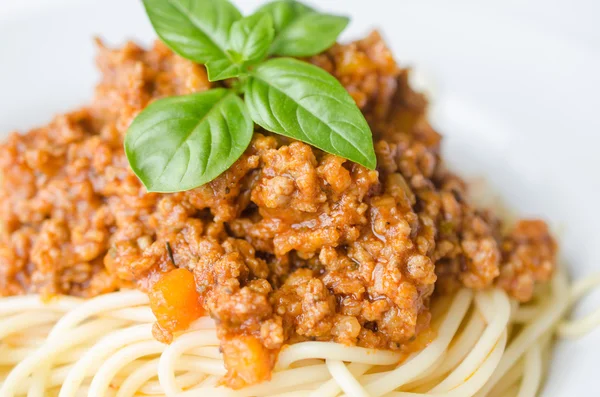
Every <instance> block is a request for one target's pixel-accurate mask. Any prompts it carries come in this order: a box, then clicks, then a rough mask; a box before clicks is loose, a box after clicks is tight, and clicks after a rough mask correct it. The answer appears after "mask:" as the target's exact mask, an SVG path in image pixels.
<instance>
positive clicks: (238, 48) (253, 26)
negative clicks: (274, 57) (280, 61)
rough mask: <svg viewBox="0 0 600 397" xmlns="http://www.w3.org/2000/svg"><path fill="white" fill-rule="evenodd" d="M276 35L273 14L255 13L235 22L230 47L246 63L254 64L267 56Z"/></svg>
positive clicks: (230, 37)
mask: <svg viewBox="0 0 600 397" xmlns="http://www.w3.org/2000/svg"><path fill="white" fill-rule="evenodd" d="M274 35H275V30H274V29H273V20H272V18H271V16H270V15H268V14H254V15H251V16H249V17H246V18H242V19H240V20H239V21H237V22H235V23H234V24H233V26H232V27H231V32H230V34H229V49H230V50H231V51H233V52H234V53H236V54H237V55H238V56H239V57H240V58H241V61H242V62H244V63H245V64H246V65H252V64H254V63H256V62H259V61H261V60H263V59H264V57H266V56H267V53H268V52H269V47H270V46H271V43H272V42H273V36H274Z"/></svg>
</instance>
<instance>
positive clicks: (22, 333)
mask: <svg viewBox="0 0 600 397" xmlns="http://www.w3.org/2000/svg"><path fill="white" fill-rule="evenodd" d="M599 284H600V277H596V278H590V279H587V280H586V281H584V282H580V283H577V284H575V285H573V286H572V287H569V285H568V281H567V278H566V276H565V274H564V273H563V272H562V271H559V272H557V274H556V275H555V276H554V278H553V280H552V281H551V283H550V285H547V286H544V288H540V290H539V291H537V292H536V296H535V298H534V300H533V302H532V303H530V304H527V305H519V304H518V303H517V302H516V301H514V300H511V299H510V298H509V297H508V296H507V295H506V293H505V292H504V291H502V290H500V289H491V290H488V291H480V292H472V291H470V290H468V289H463V290H461V291H459V292H457V293H456V294H455V295H453V296H452V297H449V298H448V299H445V300H443V301H440V302H436V305H435V306H434V307H433V309H432V312H433V316H434V319H435V320H434V323H433V325H432V326H433V328H434V329H435V331H436V335H437V336H436V338H435V339H434V340H433V341H432V342H431V343H430V344H429V345H428V346H427V347H426V348H424V349H423V350H422V351H420V352H416V353H413V354H411V355H410V356H409V357H402V356H401V355H400V354H398V353H394V352H392V351H386V350H374V349H366V348H361V347H348V346H343V345H340V344H337V343H334V342H301V343H297V344H294V345H291V346H288V347H286V348H285V349H283V351H282V352H281V353H280V354H279V359H278V362H277V366H276V368H275V372H274V373H273V376H272V379H271V380H270V381H268V382H266V383H262V384H258V385H254V386H249V387H247V388H244V389H241V390H235V391H234V390H231V389H228V388H226V387H224V386H219V379H220V378H221V377H222V376H223V375H224V374H225V367H224V363H223V358H222V354H221V353H220V351H219V340H218V339H217V338H216V333H215V329H214V322H213V320H211V319H210V318H207V317H203V318H200V319H198V320H197V321H196V322H194V324H193V325H192V326H191V327H190V329H189V330H187V331H185V332H183V333H181V334H179V335H177V336H176V338H175V340H174V341H173V343H171V344H170V345H164V344H162V343H160V342H158V341H156V340H155V339H154V338H153V336H152V332H151V329H152V323H153V322H154V321H155V318H154V316H153V314H152V312H151V310H150V308H149V306H148V298H147V296H146V295H145V294H143V293H141V292H138V291H121V292H115V293H111V294H107V295H103V296H100V297H97V298H94V299H91V300H87V301H85V300H81V299H77V298H69V297H62V298H57V299H55V300H53V301H50V302H46V303H44V302H42V301H40V298H39V297H38V296H22V297H11V298H4V299H2V300H0V340H2V345H0V376H1V377H2V379H3V381H2V383H0V385H2V387H1V389H0V390H1V392H2V396H7V397H8V396H18V395H28V396H55V395H56V396H60V397H71V396H90V397H101V396H118V397H125V396H146V395H147V396H151V395H166V396H200V395H204V396H232V397H233V396H289V397H292V396H298V397H299V396H311V397H325V396H331V397H334V396H339V395H346V396H360V397H367V396H397V397H410V396H415V397H416V396H457V397H463V396H519V397H525V396H535V395H536V393H537V391H538V390H539V388H540V384H541V382H542V380H543V376H544V373H545V371H546V370H547V367H548V364H549V358H550V355H551V348H552V343H553V339H554V338H555V337H556V336H565V337H574V336H579V335H581V334H584V333H586V332H588V331H589V330H591V329H592V328H593V327H595V326H597V325H598V323H599V322H600V311H599V312H596V313H592V314H591V315H589V316H588V317H585V318H583V319H581V320H577V321H571V322H569V321H566V320H564V317H565V314H566V313H567V310H568V309H569V307H570V306H571V304H572V303H573V302H575V301H576V300H577V299H579V298H581V297H582V296H583V295H584V294H585V293H586V292H588V291H589V290H590V289H591V288H592V287H594V286H597V285H599ZM399 362H400V363H399ZM398 363H399V364H398Z"/></svg>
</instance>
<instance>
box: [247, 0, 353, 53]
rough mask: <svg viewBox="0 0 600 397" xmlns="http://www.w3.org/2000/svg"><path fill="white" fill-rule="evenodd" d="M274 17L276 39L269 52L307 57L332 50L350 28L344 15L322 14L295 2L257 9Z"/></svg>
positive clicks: (277, 3)
mask: <svg viewBox="0 0 600 397" xmlns="http://www.w3.org/2000/svg"><path fill="white" fill-rule="evenodd" d="M257 13H268V14H270V15H271V17H272V18H273V24H274V26H275V31H276V35H275V39H274V41H273V44H272V46H271V50H270V53H271V54H274V55H280V56H293V57H305V56H311V55H315V54H318V53H320V52H322V51H324V50H326V49H327V48H329V47H331V46H332V45H333V44H334V43H335V41H336V39H337V38H338V36H339V35H340V33H342V31H343V30H344V29H345V28H346V26H347V25H348V22H349V19H348V18H346V17H343V16H337V15H331V14H322V13H319V12H317V11H315V10H313V9H311V8H310V7H307V6H304V5H302V4H300V3H297V2H295V1H286V0H283V1H276V2H273V3H269V4H267V5H265V6H263V7H261V8H259V9H258V11H257Z"/></svg>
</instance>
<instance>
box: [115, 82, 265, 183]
mask: <svg viewBox="0 0 600 397" xmlns="http://www.w3.org/2000/svg"><path fill="white" fill-rule="evenodd" d="M253 129H254V125H253V123H252V119H251V118H250V115H249V114H248V110H247V109H246V106H245V105H244V102H243V101H242V99H241V98H240V97H238V96H237V95H235V94H234V93H233V92H232V91H230V90H227V89H224V88H217V89H212V90H209V91H204V92H200V93H196V94H191V95H185V96H179V97H169V98H164V99H160V100H158V101H156V102H153V103H151V104H150V105H149V106H148V107H146V109H144V111H143V112H142V113H140V114H139V115H138V116H137V117H136V118H135V120H134V121H133V123H132V124H131V126H130V127H129V130H128V131H127V135H126V136H125V153H126V155H127V160H129V164H130V166H131V168H132V169H133V171H134V172H135V174H136V175H137V176H138V178H140V180H141V181H142V183H143V184H144V186H146V188H147V189H148V191H152V192H176V191H183V190H189V189H193V188H195V187H198V186H200V185H203V184H205V183H207V182H210V181H211V180H213V179H214V178H216V177H217V176H219V175H220V174H221V173H222V172H223V171H225V170H227V169H228V168H229V167H230V166H231V165H232V164H233V163H234V162H235V161H236V160H237V159H238V158H239V157H240V156H241V155H242V153H244V150H246V148H247V147H248V144H249V143H250V140H251V139H252V133H253Z"/></svg>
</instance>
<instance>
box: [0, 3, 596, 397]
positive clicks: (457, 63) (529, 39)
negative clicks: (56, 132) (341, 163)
mask: <svg viewBox="0 0 600 397" xmlns="http://www.w3.org/2000/svg"><path fill="white" fill-rule="evenodd" d="M257 3H258V1H254V0H240V1H237V4H238V5H240V6H241V7H242V8H243V9H244V10H245V11H249V10H251V9H252V8H253V6H254V5H255V4H257ZM313 3H318V4H319V6H320V7H321V8H325V9H330V10H335V11H336V12H339V13H345V14H349V15H351V16H352V17H353V22H352V25H351V27H350V29H349V30H348V32H347V33H346V35H345V38H351V37H359V36H360V35H362V34H364V33H366V32H367V31H368V30H369V29H371V28H373V27H379V28H381V30H382V32H383V33H384V36H385V37H386V39H387V40H388V42H389V44H390V46H391V47H392V48H393V50H394V52H395V54H396V57H397V59H398V60H399V61H400V62H401V63H402V64H404V65H407V64H408V65H412V66H414V67H415V68H416V69H417V70H418V71H419V72H420V73H421V74H422V75H423V76H425V79H424V81H425V88H426V89H427V90H428V91H429V92H431V93H432V94H433V98H434V105H435V107H434V112H433V117H434V121H435V124H436V126H437V127H438V129H439V130H440V131H441V132H442V134H443V135H444V136H445V137H446V138H445V141H444V151H445V153H446V155H447V158H448V162H449V163H450V165H451V166H452V167H453V168H456V169H458V170H459V171H460V172H461V173H463V174H464V175H467V176H469V177H470V178H482V177H485V181H486V186H489V191H491V192H496V193H498V196H499V197H500V199H501V201H502V202H504V203H505V204H506V205H508V206H509V207H510V208H513V209H515V210H516V211H517V212H519V213H520V214H521V215H527V216H543V217H544V218H546V219H549V220H550V221H551V223H552V225H553V227H554V229H555V230H556V231H557V233H558V234H559V236H560V243H561V247H562V257H563V260H564V261H565V262H566V263H567V264H568V266H569V268H570V270H571V273H572V274H573V275H574V276H575V277H585V275H586V274H590V273H591V272H593V271H596V272H597V271H600V232H599V231H598V225H600V176H599V172H600V118H599V117H598V116H599V115H600V99H599V98H600V22H599V21H600V1H598V0H571V1H568V0H546V1H543V0H530V1H518V0H502V1H500V0H498V1H496V0H494V1H474V0H454V1H451V0H447V1H442V0H436V1H432V0H401V1H394V0H366V1H364V0H320V1H313ZM93 35H101V36H102V37H104V38H105V39H107V40H108V42H110V43H113V44H119V43H122V42H123V40H124V39H125V38H135V39H141V40H142V41H144V42H149V40H150V39H151V38H152V37H153V34H152V31H151V29H150V27H149V25H148V23H147V21H146V19H145V17H144V14H143V12H142V10H141V8H140V5H139V2H138V1H136V0H103V1H100V0H52V1H43V0H0V132H2V133H6V132H8V131H10V130H13V129H19V130H23V131H26V130H27V129H29V128H31V127H32V126H35V125H38V124H42V123H45V122H47V121H48V120H49V119H50V118H51V117H52V115H53V114H55V113H57V112H62V111H66V110H68V109H71V108H75V107H77V106H80V105H81V104H83V103H85V102H86V101H87V100H89V98H90V97H91V95H92V90H93V86H94V81H95V79H96V72H95V69H94V65H93V57H94V48H93V45H92V40H91V37H92V36H93ZM594 304H596V305H600V294H596V295H594V296H592V297H591V299H589V300H587V301H586V304H584V305H582V307H580V308H579V311H586V310H588V309H589V308H590V307H591V306H593V305H594ZM598 357H600V331H596V332H594V333H592V334H590V335H588V336H587V337H585V338H583V339H581V340H579V341H574V342H568V343H561V344H560V345H559V348H558V350H557V353H556V355H555V360H554V365H553V370H552V372H551V375H550V379H549V382H548V385H547V388H546V390H545V394H544V395H545V396H592V395H600V392H599V391H598V390H599V388H598V386H600V376H599V375H598V374H597V368H598V364H600V359H598Z"/></svg>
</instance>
